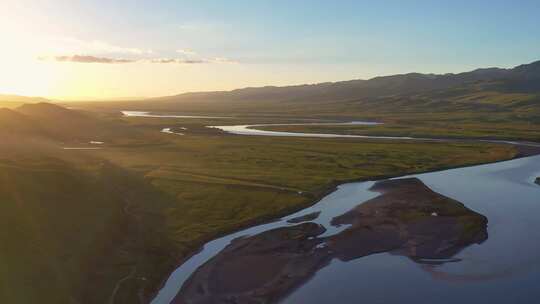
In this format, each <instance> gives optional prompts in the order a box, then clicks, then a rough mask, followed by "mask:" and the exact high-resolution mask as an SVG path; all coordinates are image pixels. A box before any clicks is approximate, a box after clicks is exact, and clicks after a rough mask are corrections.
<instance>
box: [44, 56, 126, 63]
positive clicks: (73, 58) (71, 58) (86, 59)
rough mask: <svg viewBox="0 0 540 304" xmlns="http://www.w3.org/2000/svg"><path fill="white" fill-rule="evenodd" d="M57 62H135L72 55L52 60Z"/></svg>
mask: <svg viewBox="0 0 540 304" xmlns="http://www.w3.org/2000/svg"><path fill="white" fill-rule="evenodd" d="M39 59H41V60H47V59H49V58H45V57H40V58H39ZM52 59H53V60H54V61H58V62H79V63H109V64H112V63H132V62H135V60H131V59H122V58H108V57H96V56H87V55H73V56H56V57H53V58H52Z"/></svg>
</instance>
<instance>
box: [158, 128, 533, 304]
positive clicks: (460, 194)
mask: <svg viewBox="0 0 540 304" xmlns="http://www.w3.org/2000/svg"><path fill="white" fill-rule="evenodd" d="M368 124H369V123H368ZM256 127H257V126H256V125H255V126H253V125H252V126H219V127H216V128H219V129H221V130H224V131H226V132H230V133H234V134H240V135H260V136H313V134H307V135H304V134H296V133H295V134H294V135H292V134H291V133H288V134H287V135H283V134H276V132H272V131H261V130H256V129H254V128H256ZM261 132H264V133H261ZM246 133H249V134H246ZM278 133H284V132H278ZM317 137H361V138H373V137H369V136H346V135H337V134H318V135H317ZM375 138H380V137H375ZM383 138H384V139H394V138H388V137H383ZM395 139H400V140H403V139H409V138H398V137H396V138H395ZM434 140H437V139H434ZM531 145H533V144H531ZM537 176H540V156H531V157H525V158H521V159H515V160H510V161H504V162H498V163H492V164H486V165H478V166H472V167H467V168H460V169H451V170H443V171H438V172H432V173H425V174H418V175H413V177H416V178H418V179H419V180H420V181H422V182H423V183H424V184H425V185H426V186H428V187H429V188H430V189H432V190H433V191H435V192H437V193H439V194H441V195H444V196H446V197H449V198H452V199H454V200H457V201H459V202H461V203H463V204H464V205H465V206H466V207H468V208H469V209H472V210H473V211H475V212H478V213H480V214H482V215H484V216H485V217H487V219H488V220H489V222H488V227H487V233H488V236H487V239H485V240H483V241H482V242H480V244H472V245H469V246H467V247H465V248H463V249H462V250H461V251H459V252H457V253H456V254H455V255H454V256H453V258H452V259H451V260H447V261H438V262H434V263H420V262H418V261H414V260H412V259H410V258H407V257H405V256H403V255H398V254H394V253H392V252H383V253H377V254H371V255H368V256H364V257H361V258H357V259H352V260H349V261H342V260H340V259H333V260H332V261H331V262H330V263H329V264H328V265H326V266H325V267H323V268H321V269H320V270H318V271H317V272H316V273H315V274H314V275H313V276H312V277H311V278H310V279H309V280H308V281H307V282H305V283H304V284H302V285H300V286H299V287H298V288H296V289H294V291H293V292H292V293H289V294H288V296H286V297H285V298H284V299H283V300H282V301H281V302H282V303H291V304H292V303H315V304H317V303H321V304H322V303H532V302H534V301H535V300H534V299H538V298H539V297H540V289H539V288H538V282H540V241H539V240H540V186H539V185H536V184H535V183H534V179H535V178H536V177H537ZM374 183H375V181H369V182H353V183H346V184H342V185H340V186H338V187H337V189H336V190H335V191H334V192H332V193H330V194H328V195H327V196H325V197H324V198H322V199H321V200H320V201H319V202H317V203H316V204H315V205H313V206H311V207H309V208H306V209H304V210H302V211H299V212H297V213H295V214H291V215H289V216H286V217H284V218H282V219H280V220H278V221H275V222H272V223H268V224H263V225H259V226H255V227H251V228H247V229H244V230H242V231H238V232H235V233H232V234H230V235H227V236H224V237H221V238H219V239H216V240H213V241H211V242H208V243H207V244H205V246H204V248H203V249H202V250H201V251H200V252H199V253H197V254H195V255H193V256H192V257H191V258H190V259H188V260H187V261H186V262H184V263H183V264H182V265H180V266H179V267H178V268H177V269H176V270H175V271H174V272H173V273H172V274H171V275H170V276H169V278H168V280H167V281H166V283H165V284H164V286H163V287H162V289H161V290H160V291H159V293H158V294H157V296H156V297H155V298H154V300H153V301H152V303H153V304H165V303H171V302H172V301H173V300H174V298H175V296H176V295H177V294H178V292H179V291H180V289H181V288H182V286H183V285H184V283H185V282H186V280H188V278H190V276H192V274H193V273H194V272H195V271H196V270H197V269H198V268H199V267H200V266H201V265H203V264H205V263H206V262H208V261H209V260H210V259H211V258H212V257H214V256H216V254H218V253H219V252H220V251H222V250H223V249H224V248H225V247H226V246H227V245H229V244H230V243H231V241H232V240H234V239H237V238H239V237H246V236H253V235H256V234H258V233H261V232H265V231H268V230H271V229H274V228H278V227H287V226H292V225H295V224H293V223H290V222H288V221H289V220H291V219H294V218H298V217H300V216H304V215H309V214H313V213H315V212H320V214H319V216H318V217H317V218H316V219H311V222H314V223H317V224H320V225H322V226H324V227H325V228H326V232H324V234H323V235H320V236H318V237H325V236H332V235H336V234H337V233H339V232H341V231H343V229H346V228H347V227H346V226H345V227H344V226H339V225H335V224H333V223H332V219H333V218H335V217H337V216H340V215H342V214H344V213H346V212H347V211H349V210H351V209H353V208H354V207H356V206H358V205H360V204H362V203H363V202H366V201H368V200H370V199H373V198H375V197H377V196H379V195H381V194H380V193H379V192H375V191H372V190H370V188H371V187H372V186H373V185H374Z"/></svg>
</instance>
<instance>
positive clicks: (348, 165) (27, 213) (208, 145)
mask: <svg viewBox="0 0 540 304" xmlns="http://www.w3.org/2000/svg"><path fill="white" fill-rule="evenodd" d="M40 107H43V105H42V106H40ZM28 112H31V111H28ZM85 115H86V114H85ZM96 119H99V121H103V126H106V128H111V129H112V130H110V131H111V132H106V131H108V130H104V131H103V132H104V134H106V136H107V141H106V142H105V144H103V145H102V146H100V147H101V148H102V149H100V150H62V147H64V146H65V145H66V144H68V143H65V142H62V141H58V140H45V139H41V140H39V141H36V140H28V141H24V140H21V139H17V138H16V137H13V138H12V139H11V142H10V141H9V140H8V141H7V142H6V141H5V140H4V142H3V144H4V145H2V147H0V168H1V169H0V178H1V180H0V200H1V201H2V205H1V206H0V208H1V212H0V216H1V217H2V221H1V223H2V229H1V231H3V232H2V233H1V234H0V243H1V244H2V248H1V249H2V250H0V255H1V258H2V261H3V264H2V266H1V267H0V280H1V283H2V284H1V287H0V298H1V299H2V301H3V302H6V303H34V302H40V303H107V302H108V303H138V302H147V301H148V300H149V299H150V298H151V296H152V294H153V293H154V292H155V291H156V290H157V289H158V287H159V286H160V284H161V283H162V282H163V280H164V279H165V278H166V277H167V275H168V273H169V272H170V271H172V270H173V269H174V267H175V266H177V265H178V264H179V263H181V262H182V261H183V259H185V258H186V257H188V256H189V255H190V254H192V253H194V252H196V251H197V249H198V248H200V246H201V245H203V244H204V243H205V242H206V241H208V240H211V239H213V238H215V237H217V236H219V235H222V234H225V233H228V232H231V231H234V230H237V229H239V228H241V227H245V226H247V225H253V224H255V223H259V222H264V221H268V220H271V219H273V218H275V217H278V216H280V215H284V214H287V213H290V212H292V211H294V210H298V209H301V208H304V207H306V206H308V205H311V204H313V203H314V202H316V201H317V200H318V199H319V198H320V197H321V196H323V195H324V194H325V193H327V192H328V191H331V190H332V189H333V188H334V187H335V186H336V185H337V184H339V183H341V182H344V181H349V180H366V179H376V178H380V177H387V176H398V175H404V174H409V173H417V172H424V171H430V170H437V169H444V168H451V167H457V166H466V165H472V164H478V163H486V162H493V161H499V160H503V159H509V158H513V157H515V156H516V155H517V151H516V150H515V149H514V148H513V147H511V146H508V145H493V144H478V143H422V142H415V143H412V142H398V141H374V140H371V141H370V140H350V139H315V138H273V137H249V136H234V135H228V134H225V133H222V132H220V131H218V130H215V129H209V128H206V127H204V126H205V125H212V124H223V120H182V119H141V118H119V116H118V114H114V115H112V116H109V115H108V114H100V115H99V116H98V118H96ZM228 121H229V123H238V122H241V123H252V122H254V121H255V120H252V119H249V120H246V119H243V120H240V119H230V120H228ZM264 121H268V122H273V121H278V120H277V119H275V118H272V119H269V118H266V120H264ZM279 121H281V120H279ZM283 121H286V120H283ZM162 127H172V128H181V127H183V128H186V130H182V132H183V133H185V135H184V136H179V135H175V134H164V133H160V132H159V131H160V129H161V128H162ZM126 128H128V129H132V130H133V132H127V131H125V129H126ZM100 130H101V129H100ZM68 131H69V134H70V138H71V135H72V134H75V133H76V128H72V129H69V130H68ZM87 133H88V132H84V139H85V140H87V137H88V134H87ZM54 135H55V136H57V134H56V133H54ZM104 136H105V135H104ZM130 136H133V137H130ZM53 138H54V137H53ZM62 138H63V137H62ZM69 144H70V145H81V146H87V144H85V143H84V142H81V141H74V142H71V143H69Z"/></svg>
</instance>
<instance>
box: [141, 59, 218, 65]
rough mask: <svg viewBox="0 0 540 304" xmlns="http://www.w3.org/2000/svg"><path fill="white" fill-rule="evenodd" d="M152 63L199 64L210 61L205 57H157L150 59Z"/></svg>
mask: <svg viewBox="0 0 540 304" xmlns="http://www.w3.org/2000/svg"><path fill="white" fill-rule="evenodd" d="M149 62H151V63H179V64H197V63H209V62H208V61H206V60H203V59H184V58H156V59H151V60H149Z"/></svg>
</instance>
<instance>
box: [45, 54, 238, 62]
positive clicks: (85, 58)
mask: <svg viewBox="0 0 540 304" xmlns="http://www.w3.org/2000/svg"><path fill="white" fill-rule="evenodd" d="M38 59H39V60H42V61H56V62H75V63H101V64H121V63H136V62H142V63H159V64H203V63H236V61H233V60H229V59H226V58H213V59H204V58H196V59H189V58H139V59H126V58H112V57H98V56H91V55H69V56H53V57H38Z"/></svg>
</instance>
